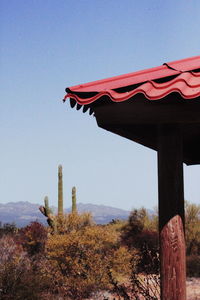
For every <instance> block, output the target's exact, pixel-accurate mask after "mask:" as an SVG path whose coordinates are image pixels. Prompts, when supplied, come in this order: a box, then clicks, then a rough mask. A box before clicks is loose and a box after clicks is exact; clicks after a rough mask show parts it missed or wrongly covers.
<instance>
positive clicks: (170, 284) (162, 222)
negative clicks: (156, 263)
mask: <svg viewBox="0 0 200 300" xmlns="http://www.w3.org/2000/svg"><path fill="white" fill-rule="evenodd" d="M158 193H159V233H160V261H161V266H160V267H161V270H160V272H161V299H162V300H186V267H185V237H184V193H183V161H182V137H181V129H180V128H179V127H178V126H176V125H173V126H168V125H165V126H161V127H160V128H159V133H158Z"/></svg>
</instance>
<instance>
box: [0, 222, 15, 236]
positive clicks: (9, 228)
mask: <svg viewBox="0 0 200 300" xmlns="http://www.w3.org/2000/svg"><path fill="white" fill-rule="evenodd" d="M17 231H18V229H17V227H16V225H15V223H11V224H10V223H5V224H3V225H2V224H0V237H2V236H3V235H15V234H16V233H17Z"/></svg>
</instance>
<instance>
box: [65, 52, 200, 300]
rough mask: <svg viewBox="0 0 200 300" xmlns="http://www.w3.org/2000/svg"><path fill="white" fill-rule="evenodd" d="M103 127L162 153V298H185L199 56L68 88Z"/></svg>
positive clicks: (196, 155) (199, 117)
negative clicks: (187, 198)
mask: <svg viewBox="0 0 200 300" xmlns="http://www.w3.org/2000/svg"><path fill="white" fill-rule="evenodd" d="M66 92H67V94H66V96H65V98H64V101H65V100H66V99H67V98H70V104H71V106H72V107H76V108H77V109H80V108H82V107H83V112H86V111H87V110H89V113H90V114H94V116H95V118H96V121H97V124H98V126H99V127H101V128H103V129H106V130H109V131H111V132H113V133H116V134H118V135H120V136H122V137H125V138H128V139H131V140H132V141H135V142H137V143H139V144H141V145H144V146H146V147H149V148H151V149H154V150H156V151H157V153H158V191H159V193H158V194H159V205H158V206H159V236H160V260H161V299H162V300H163V299H166V300H185V299H186V284H185V282H186V267H185V238H184V190H183V163H186V164H187V165H194V164H199V163H200V56H196V57H191V58H187V59H183V60H179V61H174V62H170V63H164V64H163V65H162V66H159V67H156V68H151V69H147V70H143V71H138V72H134V73H129V74H125V75H121V76H116V77H112V78H108V79H103V80H99V81H95V82H91V83H86V84H81V85H77V86H73V87H70V88H66Z"/></svg>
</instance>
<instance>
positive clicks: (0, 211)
mask: <svg viewBox="0 0 200 300" xmlns="http://www.w3.org/2000/svg"><path fill="white" fill-rule="evenodd" d="M39 206H40V205H39V204H33V203H30V202H27V201H26V202H23V201H20V202H9V203H6V204H0V222H2V223H4V224H5V223H15V224H16V225H17V226H19V227H23V226H26V225H27V224H29V223H30V222H32V221H36V220H37V221H39V222H41V223H43V224H45V225H46V218H45V217H44V216H43V215H42V214H41V213H40V211H39V209H38V208H39ZM77 209H78V212H91V213H92V215H93V218H94V220H95V222H96V223H97V224H106V223H108V222H110V221H112V219H127V218H128V216H129V213H130V211H127V210H123V209H119V208H115V207H110V206H105V205H95V204H83V203H78V205H77ZM53 210H54V211H56V210H57V209H56V207H53ZM70 211H71V208H68V209H66V212H70Z"/></svg>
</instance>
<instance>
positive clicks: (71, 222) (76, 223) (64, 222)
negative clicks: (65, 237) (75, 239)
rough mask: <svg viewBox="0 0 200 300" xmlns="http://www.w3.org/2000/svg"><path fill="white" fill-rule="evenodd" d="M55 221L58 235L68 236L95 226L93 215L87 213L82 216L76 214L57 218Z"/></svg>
mask: <svg viewBox="0 0 200 300" xmlns="http://www.w3.org/2000/svg"><path fill="white" fill-rule="evenodd" d="M55 220H56V224H57V233H58V234H66V233H69V232H72V231H78V230H81V229H83V228H85V227H87V226H92V225H94V221H93V218H92V215H91V214H90V213H86V212H85V213H82V214H78V213H77V212H74V213H69V214H65V215H63V216H56V218H55Z"/></svg>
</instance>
